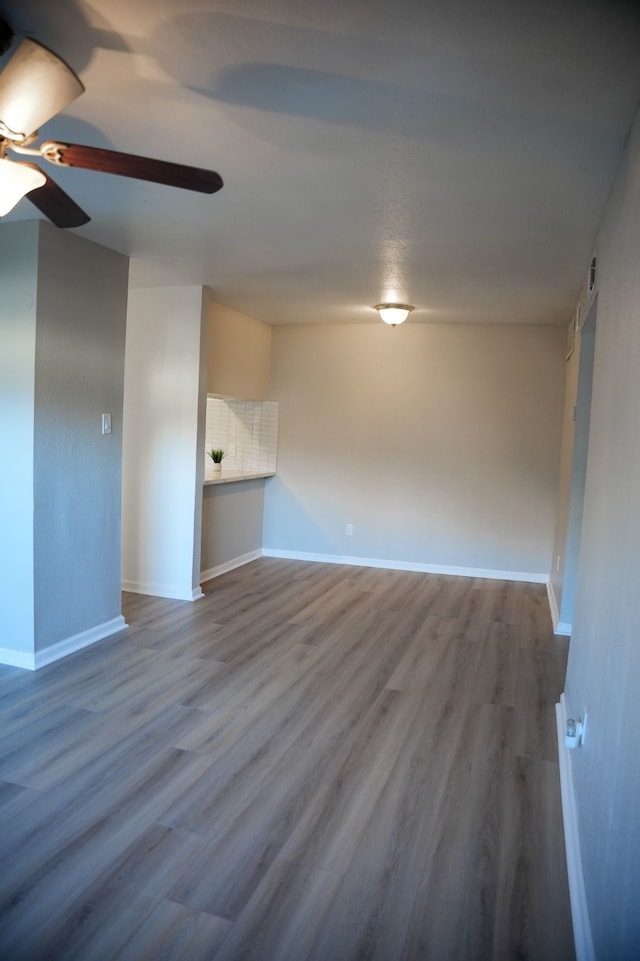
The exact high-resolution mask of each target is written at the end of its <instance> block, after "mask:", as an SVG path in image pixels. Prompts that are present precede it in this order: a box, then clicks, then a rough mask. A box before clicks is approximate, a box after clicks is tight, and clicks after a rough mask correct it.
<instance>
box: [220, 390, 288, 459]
mask: <svg viewBox="0 0 640 961" xmlns="http://www.w3.org/2000/svg"><path fill="white" fill-rule="evenodd" d="M205 445H206V450H208V451H209V450H211V449H212V448H216V447H221V448H222V450H224V451H225V458H224V460H223V462H222V464H223V468H224V470H225V471H238V472H247V473H252V472H254V471H255V472H261V473H262V472H265V473H270V472H271V471H275V469H276V452H277V446H278V402H277V401H273V400H264V401H263V400H229V399H225V400H223V399H222V398H219V397H207V420H206V428H205ZM207 460H209V458H208V457H207Z"/></svg>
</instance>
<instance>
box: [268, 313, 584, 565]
mask: <svg viewBox="0 0 640 961" xmlns="http://www.w3.org/2000/svg"><path fill="white" fill-rule="evenodd" d="M565 344H566V330H565V329H564V328H557V327H542V326H540V327H534V326H515V325H514V326H513V327H504V326H497V325H496V326H482V327H478V326H467V325H462V326H445V325H430V324H417V323H413V324H412V323H408V324H407V325H405V326H404V327H400V328H398V329H396V330H392V329H390V328H388V327H385V326H384V325H382V324H375V325H362V326H346V327H343V326H308V327H276V328H274V330H273V339H272V375H271V376H272V382H271V395H272V397H273V398H274V399H277V400H278V401H279V402H280V432H279V446H278V475H277V477H276V478H274V479H273V480H272V481H271V482H270V483H269V485H268V487H267V492H266V500H265V521H264V547H265V548H266V549H268V550H269V549H271V550H274V551H291V552H298V553H315V554H324V555H334V556H338V557H339V556H351V557H357V558H369V559H376V560H388V561H395V562H405V563H409V564H411V563H413V564H418V565H420V564H421V565H434V566H440V567H456V568H465V569H473V570H485V571H504V572H512V573H513V574H514V575H515V574H525V575H537V576H538V577H541V578H544V577H546V576H547V575H548V573H549V569H550V564H551V550H552V544H553V531H554V518H555V496H556V489H557V480H558V455H559V445H560V432H561V416H562V405H563V394H564V374H565ZM348 523H351V524H353V525H354V534H353V536H347V535H346V534H345V526H346V524H348Z"/></svg>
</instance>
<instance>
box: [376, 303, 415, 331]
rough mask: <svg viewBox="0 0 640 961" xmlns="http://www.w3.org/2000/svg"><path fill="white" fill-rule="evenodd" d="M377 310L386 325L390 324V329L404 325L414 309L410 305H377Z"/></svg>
mask: <svg viewBox="0 0 640 961" xmlns="http://www.w3.org/2000/svg"><path fill="white" fill-rule="evenodd" d="M375 309H376V310H377V311H378V313H379V314H380V319H381V320H384V322H385V324H389V326H390V327H397V326H398V324H404V322H405V320H406V319H407V317H408V316H409V314H410V313H411V311H412V310H413V307H410V306H409V304H377V305H376V307H375Z"/></svg>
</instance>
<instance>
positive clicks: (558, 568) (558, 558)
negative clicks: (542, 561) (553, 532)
mask: <svg viewBox="0 0 640 961" xmlns="http://www.w3.org/2000/svg"><path fill="white" fill-rule="evenodd" d="M559 570H560V555H559V554H558V556H557V557H556V571H559Z"/></svg>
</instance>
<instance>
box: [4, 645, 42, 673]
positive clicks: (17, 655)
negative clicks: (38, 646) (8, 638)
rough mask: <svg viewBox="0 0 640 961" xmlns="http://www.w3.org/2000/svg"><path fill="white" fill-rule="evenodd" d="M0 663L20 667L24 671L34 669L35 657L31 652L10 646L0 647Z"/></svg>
mask: <svg viewBox="0 0 640 961" xmlns="http://www.w3.org/2000/svg"><path fill="white" fill-rule="evenodd" d="M0 664H4V665H5V667H21V668H23V669H24V670H25V671H35V669H36V659H35V656H34V655H33V654H25V653H23V652H22V651H14V650H12V649H11V648H10V647H0Z"/></svg>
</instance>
